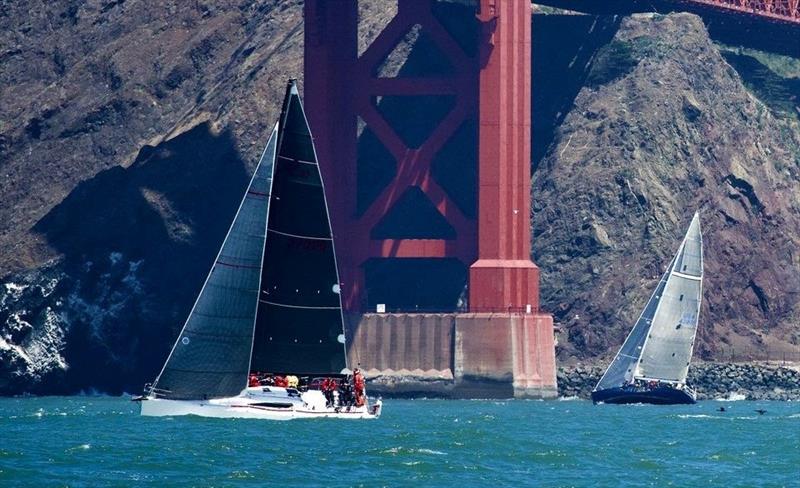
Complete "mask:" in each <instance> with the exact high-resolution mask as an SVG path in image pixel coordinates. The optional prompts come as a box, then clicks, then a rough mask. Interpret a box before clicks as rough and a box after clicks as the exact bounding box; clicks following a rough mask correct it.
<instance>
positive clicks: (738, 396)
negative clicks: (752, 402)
mask: <svg viewBox="0 0 800 488" xmlns="http://www.w3.org/2000/svg"><path fill="white" fill-rule="evenodd" d="M742 400H747V395H745V394H744V393H733V392H731V393H728V396H727V397H720V398H715V399H714V401H717V402H740V401H742Z"/></svg>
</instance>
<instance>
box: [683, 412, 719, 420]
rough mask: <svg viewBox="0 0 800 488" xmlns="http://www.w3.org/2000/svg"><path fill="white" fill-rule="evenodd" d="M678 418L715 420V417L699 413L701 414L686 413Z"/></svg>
mask: <svg viewBox="0 0 800 488" xmlns="http://www.w3.org/2000/svg"><path fill="white" fill-rule="evenodd" d="M678 418H679V419H713V418H714V416H713V415H706V414H704V413H699V414H688V413H684V414H680V415H678Z"/></svg>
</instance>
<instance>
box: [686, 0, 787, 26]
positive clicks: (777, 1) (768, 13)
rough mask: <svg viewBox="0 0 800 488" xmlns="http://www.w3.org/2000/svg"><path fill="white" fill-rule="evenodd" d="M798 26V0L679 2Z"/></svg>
mask: <svg viewBox="0 0 800 488" xmlns="http://www.w3.org/2000/svg"><path fill="white" fill-rule="evenodd" d="M679 1H681V2H682V3H694V4H702V5H708V6H711V7H717V8H720V9H727V10H733V11H736V12H739V13H744V14H748V15H756V16H760V17H767V18H769V19H771V20H778V21H782V22H791V23H794V24H800V0H679Z"/></svg>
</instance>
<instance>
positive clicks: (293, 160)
mask: <svg viewBox="0 0 800 488" xmlns="http://www.w3.org/2000/svg"><path fill="white" fill-rule="evenodd" d="M278 157H279V158H280V159H284V160H286V161H291V162H293V163H300V164H312V165H314V166H316V165H317V163H315V162H314V161H304V160H302V159H295V158H290V157H288V156H280V155H279V156H278Z"/></svg>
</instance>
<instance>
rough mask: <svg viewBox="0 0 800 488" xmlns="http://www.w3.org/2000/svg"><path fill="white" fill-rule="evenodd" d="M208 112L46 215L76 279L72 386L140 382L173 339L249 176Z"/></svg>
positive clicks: (50, 237) (71, 307)
mask: <svg viewBox="0 0 800 488" xmlns="http://www.w3.org/2000/svg"><path fill="white" fill-rule="evenodd" d="M248 173H249V171H248V170H247V166H246V164H245V162H244V161H243V160H242V158H241V156H240V155H239V154H238V152H237V151H236V149H235V144H234V140H233V137H232V135H231V134H230V133H229V132H222V133H221V134H215V133H213V132H212V130H211V127H210V126H209V125H208V124H201V125H198V126H196V127H194V128H193V129H191V130H189V131H188V132H185V133H183V134H181V135H179V136H177V137H175V138H173V139H171V140H169V141H166V142H163V143H161V144H159V145H158V146H156V147H151V146H145V147H144V148H142V149H141V151H140V153H139V155H138V156H137V158H136V160H135V161H134V163H133V164H132V165H131V166H130V167H128V168H123V167H120V166H116V167H113V168H110V169H108V170H105V171H103V172H101V173H99V174H97V175H96V176H95V177H94V178H92V179H90V180H87V181H85V182H83V183H81V184H80V185H78V186H77V187H76V188H75V189H74V190H73V191H72V192H71V193H70V194H69V195H68V196H67V198H66V199H64V201H63V202H62V203H60V204H59V205H58V206H56V207H55V208H53V210H51V211H50V213H48V214H47V215H46V216H45V217H44V218H42V219H41V220H40V221H39V222H38V223H37V224H36V225H35V227H34V230H35V231H37V232H38V233H40V234H42V235H43V236H44V237H46V239H47V242H48V244H49V245H50V246H52V247H53V248H54V249H56V250H57V251H59V252H60V253H61V254H63V255H64V261H63V263H64V268H65V271H66V273H67V275H68V276H69V277H70V280H72V281H73V284H72V287H71V292H70V293H69V295H68V296H65V297H61V298H60V300H62V301H63V302H64V303H65V308H64V310H65V312H64V313H65V319H66V321H67V322H69V323H70V327H69V332H68V334H69V336H68V340H67V349H66V351H65V359H66V361H67V363H68V365H69V369H68V372H67V375H66V384H64V385H60V386H59V389H61V390H64V391H78V390H86V389H90V388H98V389H101V390H102V391H107V392H111V393H120V392H122V391H132V389H133V390H135V391H138V389H139V388H140V387H141V385H142V384H143V382H144V381H147V380H152V379H153V377H154V376H155V374H156V373H157V372H158V368H159V367H160V366H161V364H162V363H163V361H164V359H165V358H166V355H167V353H168V351H169V349H170V348H171V346H172V342H173V341H174V338H175V335H176V334H177V332H178V330H179V328H180V327H181V326H182V324H183V321H184V320H185V318H186V315H187V314H188V312H189V310H190V308H191V306H192V303H193V301H194V299H195V298H196V295H197V293H198V292H199V290H200V287H201V286H202V283H203V280H204V279H205V276H206V274H207V272H208V267H209V264H210V263H211V262H212V260H213V259H214V256H215V254H216V252H217V251H218V249H219V246H220V245H221V242H222V240H223V238H224V236H225V233H226V232H227V229H228V226H229V224H230V222H231V220H232V218H233V215H234V213H235V211H236V208H237V206H238V203H239V201H240V198H241V195H242V192H243V189H244V187H245V186H246V183H247V180H248Z"/></svg>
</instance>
